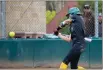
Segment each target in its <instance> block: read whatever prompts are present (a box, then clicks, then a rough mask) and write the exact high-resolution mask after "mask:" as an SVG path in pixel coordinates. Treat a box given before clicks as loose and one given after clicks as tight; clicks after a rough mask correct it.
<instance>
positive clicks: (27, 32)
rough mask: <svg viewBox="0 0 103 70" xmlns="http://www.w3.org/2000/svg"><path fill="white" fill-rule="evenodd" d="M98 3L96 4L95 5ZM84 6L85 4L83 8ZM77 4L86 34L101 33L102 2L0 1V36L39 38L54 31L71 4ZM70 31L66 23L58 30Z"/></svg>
mask: <svg viewBox="0 0 103 70" xmlns="http://www.w3.org/2000/svg"><path fill="white" fill-rule="evenodd" d="M97 4H98V6H97ZM85 5H87V6H88V7H85ZM74 6H77V7H79V8H80V10H81V12H82V16H83V19H84V21H85V30H86V33H87V36H88V37H101V36H102V15H101V13H102V1H98V3H97V2H96V1H79V0H77V1H69V0H68V1H34V0H30V1H0V38H7V37H8V33H9V32H11V31H12V32H15V33H16V36H15V37H16V38H38V37H39V36H41V35H42V34H44V33H53V31H54V29H56V27H57V26H58V25H59V23H60V22H62V21H63V20H65V19H66V17H65V15H66V14H67V10H68V9H69V8H70V7H74ZM61 32H62V33H64V34H69V29H68V26H67V27H65V28H63V29H62V30H61Z"/></svg>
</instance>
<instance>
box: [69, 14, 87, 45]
mask: <svg viewBox="0 0 103 70" xmlns="http://www.w3.org/2000/svg"><path fill="white" fill-rule="evenodd" d="M71 19H72V24H71V25H70V32H71V39H72V43H73V46H74V45H76V44H80V45H82V44H85V40H84V37H85V31H84V21H83V19H82V17H81V16H79V15H72V17H71Z"/></svg>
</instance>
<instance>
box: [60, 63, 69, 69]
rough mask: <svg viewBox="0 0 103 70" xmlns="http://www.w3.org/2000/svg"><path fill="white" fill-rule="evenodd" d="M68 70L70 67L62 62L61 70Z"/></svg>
mask: <svg viewBox="0 0 103 70" xmlns="http://www.w3.org/2000/svg"><path fill="white" fill-rule="evenodd" d="M67 69H68V65H67V64H65V63H63V62H62V63H61V65H60V70H67Z"/></svg>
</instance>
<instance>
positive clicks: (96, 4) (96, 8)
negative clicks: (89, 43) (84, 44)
mask: <svg viewBox="0 0 103 70" xmlns="http://www.w3.org/2000/svg"><path fill="white" fill-rule="evenodd" d="M95 37H98V0H95Z"/></svg>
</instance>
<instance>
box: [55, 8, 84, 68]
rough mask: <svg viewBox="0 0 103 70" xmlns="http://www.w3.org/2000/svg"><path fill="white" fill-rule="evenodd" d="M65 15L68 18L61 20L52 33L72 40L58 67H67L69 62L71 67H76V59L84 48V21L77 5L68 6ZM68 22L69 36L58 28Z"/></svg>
mask: <svg viewBox="0 0 103 70" xmlns="http://www.w3.org/2000/svg"><path fill="white" fill-rule="evenodd" d="M66 16H67V18H68V19H67V20H65V21H63V22H62V23H61V25H59V26H58V28H57V29H56V31H54V34H55V35H57V36H59V37H60V38H61V39H63V40H65V41H68V42H70V41H72V48H71V50H70V51H69V53H68V54H67V56H66V57H65V58H64V60H63V61H62V63H61V65H60V69H67V68H68V64H69V63H70V67H71V69H78V61H79V58H80V55H81V53H82V52H83V51H84V48H85V40H84V38H85V32H84V21H83V19H82V17H81V13H80V10H79V9H78V8H77V7H72V8H70V9H69V10H68V14H67V15H66ZM68 23H69V24H70V32H71V34H70V35H69V37H67V36H64V35H62V34H61V33H59V30H60V29H62V27H64V26H66V25H68Z"/></svg>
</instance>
